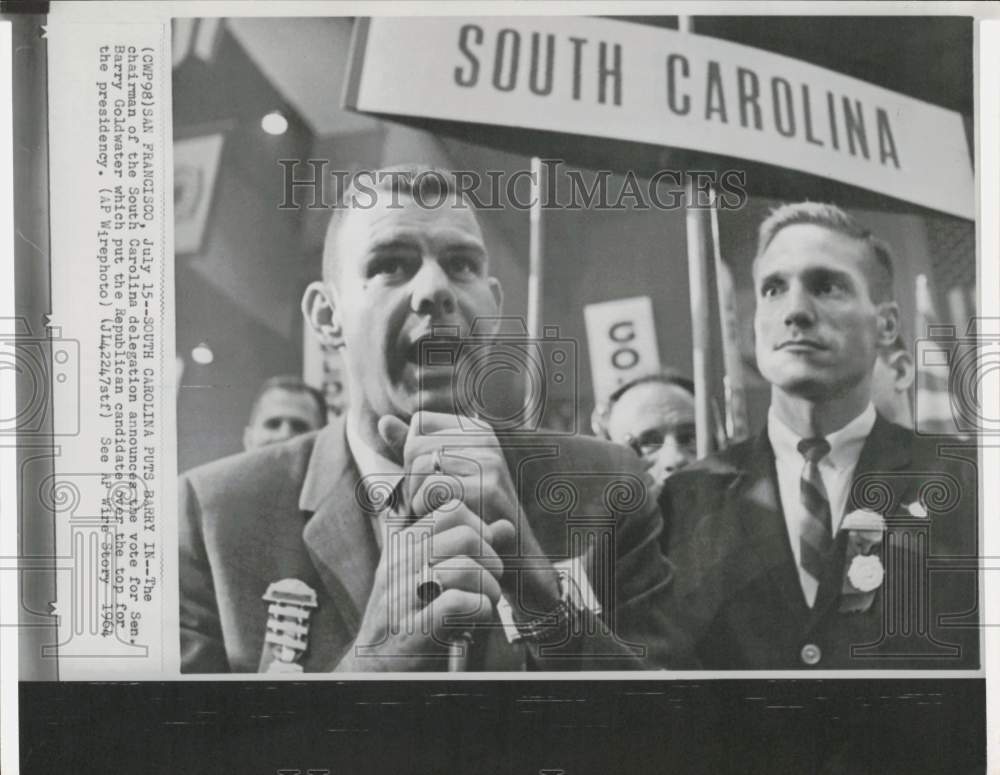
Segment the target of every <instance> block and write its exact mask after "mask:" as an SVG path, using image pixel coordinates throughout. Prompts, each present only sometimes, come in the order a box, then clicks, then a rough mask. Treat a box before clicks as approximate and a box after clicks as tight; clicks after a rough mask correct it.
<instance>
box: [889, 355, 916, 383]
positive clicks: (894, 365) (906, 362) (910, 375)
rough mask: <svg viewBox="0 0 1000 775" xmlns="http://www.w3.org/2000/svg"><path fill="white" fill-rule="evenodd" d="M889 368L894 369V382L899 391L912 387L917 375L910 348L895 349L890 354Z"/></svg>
mask: <svg viewBox="0 0 1000 775" xmlns="http://www.w3.org/2000/svg"><path fill="white" fill-rule="evenodd" d="M888 361H889V368H891V369H892V374H893V379H892V384H893V386H894V387H895V388H896V392H897V393H905V392H906V391H907V390H909V389H910V386H911V385H912V384H913V380H914V379H915V378H916V376H917V370H916V367H915V366H914V365H913V356H912V355H911V354H910V351H909V350H895V351H893V353H892V354H891V355H890V356H889V359H888Z"/></svg>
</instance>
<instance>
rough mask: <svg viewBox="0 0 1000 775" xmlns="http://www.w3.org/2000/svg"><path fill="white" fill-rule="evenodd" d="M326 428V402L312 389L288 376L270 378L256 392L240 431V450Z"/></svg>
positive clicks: (275, 442)
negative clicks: (241, 443)
mask: <svg viewBox="0 0 1000 775" xmlns="http://www.w3.org/2000/svg"><path fill="white" fill-rule="evenodd" d="M324 425H326V401H325V400H324V399H323V394H322V393H320V392H319V391H318V390H316V388H314V387H312V386H310V385H307V384H306V383H305V382H303V381H302V380H301V379H299V378H298V377H296V376H293V375H291V374H282V375H279V376H277V377H271V378H270V379H269V380H267V381H266V382H265V383H264V384H263V385H261V388H260V390H259V391H258V392H257V397H256V398H254V401H253V406H252V408H251V409H250V421H249V422H248V423H247V426H246V428H244V429H243V449H245V450H251V449H258V448H259V447H263V446H266V445H268V444H277V443H278V442H281V441H288V439H290V438H292V437H294V436H299V435H301V434H303V433H308V432H309V431H316V430H319V429H320V428H322V427H323V426H324Z"/></svg>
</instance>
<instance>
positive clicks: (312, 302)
mask: <svg viewBox="0 0 1000 775" xmlns="http://www.w3.org/2000/svg"><path fill="white" fill-rule="evenodd" d="M302 314H303V315H305V318H306V320H307V321H309V325H310V326H312V330H313V331H315V332H316V336H318V337H319V340H320V342H322V343H323V344H325V345H329V346H331V347H336V348H340V347H343V346H344V331H343V328H342V327H341V325H340V316H339V315H338V314H337V300H336V298H335V292H334V290H333V287H332V286H331V285H328V284H327V283H324V282H323V281H321V280H313V281H312V282H311V283H309V287H308V288H306V292H305V293H303V294H302Z"/></svg>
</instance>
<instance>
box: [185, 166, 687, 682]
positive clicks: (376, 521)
mask: <svg viewBox="0 0 1000 775" xmlns="http://www.w3.org/2000/svg"><path fill="white" fill-rule="evenodd" d="M371 182H372V185H371V186H365V187H361V186H358V187H352V188H350V189H348V191H346V192H345V195H344V204H343V206H342V207H341V208H339V209H338V210H337V211H336V212H335V214H334V216H333V218H332V219H331V223H330V226H329V229H328V231H327V235H326V241H325V245H324V254H323V278H322V280H321V281H316V282H313V283H312V284H311V285H310V286H309V288H308V289H307V290H306V293H305V295H304V298H303V305H302V306H303V312H304V314H305V316H306V318H307V320H308V321H309V323H310V324H311V326H312V328H313V329H314V330H315V331H316V333H317V335H318V336H319V337H320V339H321V340H322V341H323V342H324V343H326V344H329V345H332V346H334V347H337V348H340V349H341V350H342V354H343V359H344V363H345V367H346V373H347V379H348V382H349V388H350V395H351V405H350V407H349V409H348V411H347V413H346V415H345V417H344V418H343V419H341V420H338V421H336V422H334V423H332V424H330V425H329V426H327V427H326V428H324V429H323V430H321V431H318V432H316V433H313V434H308V435H305V436H301V437H297V438H295V439H292V440H290V441H288V442H285V443H283V444H278V445H272V446H269V447H266V448H263V449H260V450H255V451H252V452H248V453H245V454H242V455H237V456H233V457H230V458H227V459H224V460H221V461H217V462H214V463H211V464H209V465H207V466H204V467H202V468H199V469H196V470H194V471H191V472H189V473H188V474H187V475H186V476H185V477H184V478H183V479H182V481H181V487H180V512H181V516H180V520H181V533H180V587H181V588H180V628H181V659H182V670H183V671H185V672H229V671H256V670H258V669H261V670H268V671H270V670H272V669H274V667H275V665H278V666H284V667H286V668H288V669H291V670H305V671H310V672H322V671H331V672H342V671H347V672H355V671H415V670H439V671H444V670H448V669H452V670H454V669H470V670H521V669H543V670H587V669H596V670H607V669H636V668H644V667H654V666H658V665H659V664H661V663H662V662H663V661H664V656H663V655H662V654H660V653H659V649H660V644H661V638H660V637H659V633H660V632H661V631H662V630H663V622H662V617H663V615H664V614H663V613H662V612H663V611H664V610H665V605H664V604H663V600H662V598H663V596H664V595H665V594H666V591H667V588H668V586H669V584H670V579H669V573H668V568H669V566H668V564H667V562H666V560H664V559H663V557H662V556H661V554H660V552H659V549H658V540H659V538H658V537H659V534H660V531H661V528H662V523H661V518H660V516H659V512H658V509H657V507H656V504H655V502H654V501H653V499H652V498H650V497H648V496H647V493H646V483H647V481H648V480H647V479H646V478H645V477H644V474H643V472H642V470H641V467H640V466H639V464H638V461H636V460H635V459H634V456H632V455H629V454H628V453H627V452H626V451H623V450H621V449H619V448H617V447H615V446H614V445H611V444H607V443H604V442H600V441H597V440H594V439H585V438H582V437H571V436H559V435H552V434H547V433H546V432H545V431H544V430H541V429H534V428H530V427H526V426H525V427H510V426H509V425H505V427H504V428H503V429H502V430H497V429H495V428H494V427H493V426H492V425H491V424H490V423H489V422H488V421H486V420H483V419H481V417H480V416H477V413H476V412H475V408H476V406H477V404H476V402H475V401H474V400H473V396H471V395H470V394H471V391H472V389H473V386H472V385H470V384H469V380H468V379H463V378H461V375H463V374H467V373H468V371H469V370H468V369H467V368H464V367H466V366H467V365H468V361H467V360H466V359H471V358H484V357H485V358H489V350H490V348H489V343H490V342H492V341H493V339H494V338H495V336H494V335H496V334H497V333H498V327H499V323H500V318H499V316H500V314H501V310H502V300H503V294H502V290H501V287H500V283H499V281H498V280H497V279H496V278H494V277H493V276H492V275H491V274H490V266H489V256H488V254H487V250H486V246H485V243H484V240H483V235H482V231H481V229H480V226H479V222H478V219H477V217H476V214H475V212H474V211H473V209H472V208H471V207H470V205H469V203H468V201H467V200H466V199H465V198H464V197H462V196H461V195H460V194H459V193H457V192H456V188H455V186H454V181H453V179H452V176H451V175H450V173H447V172H443V171H439V170H430V169H424V168H395V169H387V170H381V171H379V172H376V173H373V174H372V176H371ZM473 338H474V339H475V343H476V346H475V347H469V346H466V345H468V343H469V342H470V340H471V339H473ZM484 343H486V344H484ZM528 350H530V348H527V350H526V351H528ZM442 356H445V357H442ZM283 590H285V591H283ZM289 590H290V591H289ZM268 601H271V605H270V606H269V605H268ZM295 611H301V612H302V613H301V615H300V614H296V613H295Z"/></svg>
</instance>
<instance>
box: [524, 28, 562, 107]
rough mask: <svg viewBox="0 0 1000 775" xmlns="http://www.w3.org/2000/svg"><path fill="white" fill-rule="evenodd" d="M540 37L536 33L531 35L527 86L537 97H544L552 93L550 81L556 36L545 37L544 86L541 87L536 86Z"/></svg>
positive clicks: (553, 67) (553, 66) (553, 64)
mask: <svg viewBox="0 0 1000 775" xmlns="http://www.w3.org/2000/svg"><path fill="white" fill-rule="evenodd" d="M541 37H542V36H541V35H540V34H539V33H537V32H533V33H531V77H530V79H529V85H530V87H531V91H532V92H534V93H535V94H537V95H538V96H539V97H545V96H548V95H549V94H551V93H552V79H553V71H554V70H555V57H556V36H555V35H546V36H545V84H544V85H543V86H539V85H538V69H539V68H538V61H539V59H540V58H541V57H540V56H539V52H538V49H539V45H540V43H541Z"/></svg>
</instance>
